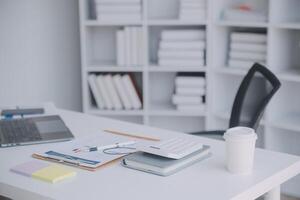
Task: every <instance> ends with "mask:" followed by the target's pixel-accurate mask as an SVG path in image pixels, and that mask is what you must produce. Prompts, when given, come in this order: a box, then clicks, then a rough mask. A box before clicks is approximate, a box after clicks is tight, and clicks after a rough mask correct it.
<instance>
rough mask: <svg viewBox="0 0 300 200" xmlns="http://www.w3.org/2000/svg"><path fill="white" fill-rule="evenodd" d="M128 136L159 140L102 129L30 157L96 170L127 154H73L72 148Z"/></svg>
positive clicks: (99, 143)
mask: <svg viewBox="0 0 300 200" xmlns="http://www.w3.org/2000/svg"><path fill="white" fill-rule="evenodd" d="M107 133H111V134H107ZM128 138H131V140H132V139H133V138H134V139H136V140H152V141H158V140H159V139H158V138H153V137H148V136H138V135H136V134H130V133H124V132H119V131H115V130H114V131H112V130H104V131H102V132H100V133H97V134H94V135H92V136H88V137H86V138H83V139H79V140H74V141H71V142H69V143H68V144H66V145H64V147H62V148H57V149H52V150H49V151H46V152H41V153H34V154H32V157H33V158H36V159H41V160H46V161H50V162H55V163H60V164H64V165H68V166H72V167H77V168H80V169H84V170H88V171H96V170H98V169H99V168H102V167H106V166H108V165H111V164H113V163H116V162H117V161H119V160H121V159H122V158H123V157H124V156H126V155H128V154H123V155H106V154H104V153H103V152H87V153H84V154H75V153H74V152H72V149H75V148H78V147H83V146H87V145H90V146H101V145H107V144H113V143H120V142H124V141H128ZM97 141H99V142H97ZM100 141H101V142H100Z"/></svg>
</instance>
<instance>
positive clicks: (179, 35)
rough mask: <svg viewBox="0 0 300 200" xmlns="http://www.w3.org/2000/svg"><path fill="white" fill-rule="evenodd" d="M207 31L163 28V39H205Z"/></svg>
mask: <svg viewBox="0 0 300 200" xmlns="http://www.w3.org/2000/svg"><path fill="white" fill-rule="evenodd" d="M205 38H206V32H205V30H195V29H187V30H180V29H179V30H163V31H162V33H161V39H162V40H163V41H172V40H175V41H181V40H183V41H186V40H192V41H194V40H205Z"/></svg>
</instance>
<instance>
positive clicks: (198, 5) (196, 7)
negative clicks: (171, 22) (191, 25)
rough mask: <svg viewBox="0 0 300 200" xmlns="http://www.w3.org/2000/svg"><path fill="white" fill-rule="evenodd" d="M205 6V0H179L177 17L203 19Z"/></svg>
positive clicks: (181, 18)
mask: <svg viewBox="0 0 300 200" xmlns="http://www.w3.org/2000/svg"><path fill="white" fill-rule="evenodd" d="M206 7H207V6H206V0H180V8H179V19H180V20H189V21H195V20H205V19H206Z"/></svg>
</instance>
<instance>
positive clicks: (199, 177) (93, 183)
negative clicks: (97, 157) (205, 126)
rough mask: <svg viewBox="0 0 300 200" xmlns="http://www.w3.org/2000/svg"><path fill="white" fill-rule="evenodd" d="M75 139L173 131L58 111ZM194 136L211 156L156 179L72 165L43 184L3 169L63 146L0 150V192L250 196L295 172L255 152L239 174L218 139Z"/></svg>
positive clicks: (298, 162) (286, 162) (286, 158)
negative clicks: (71, 172) (66, 175)
mask: <svg viewBox="0 0 300 200" xmlns="http://www.w3.org/2000/svg"><path fill="white" fill-rule="evenodd" d="M61 116H62V118H63V119H64V120H65V122H66V124H67V125H68V127H69V128H70V129H71V130H72V132H73V133H74V135H75V137H76V138H80V137H82V136H86V135H89V134H94V133H97V131H99V130H103V129H117V130H123V131H124V132H135V133H141V134H146V135H153V136H158V137H160V138H168V137H173V136H176V135H177V134H182V133H177V132H173V131H166V130H162V129H158V128H152V127H146V126H142V125H135V124H131V123H125V122H120V121H115V120H111V119H106V118H99V117H94V116H89V115H85V114H80V113H75V112H69V111H61ZM186 137H194V138H195V140H200V141H202V142H203V143H205V144H208V145H210V146H211V149H212V153H213V156H212V157H211V158H209V159H207V160H205V161H202V162H199V163H197V164H195V165H193V166H191V167H189V168H187V169H185V170H182V171H180V172H178V173H176V174H174V175H172V176H169V177H160V176H155V175H152V174H147V173H144V172H140V171H136V170H131V169H127V168H124V167H122V166H121V165H120V164H119V163H114V164H113V165H111V166H107V167H105V168H102V169H100V170H98V171H96V172H89V171H85V170H80V169H75V168H74V169H75V170H76V171H77V172H78V174H77V177H75V178H73V179H69V180H66V181H63V182H61V183H57V184H49V183H44V182H42V181H37V180H34V179H31V178H28V177H23V176H20V175H17V174H14V173H11V172H9V169H10V168H11V167H12V166H15V165H17V164H20V163H22V162H26V161H29V160H31V159H33V158H31V157H30V156H31V154H32V153H34V152H40V151H44V150H48V149H49V148H50V149H51V148H53V147H57V146H60V145H64V144H63V143H56V144H41V145H32V146H22V147H16V148H5V149H0V157H1V164H0V194H6V195H9V196H10V197H13V198H15V199H31V200H34V199H41V198H44V199H63V200H66V199H72V200H76V199H107V200H108V199H132V200H135V199H136V200H140V199H144V200H148V199H149V200H150V199H151V200H153V199H173V200H177V199H178V200H179V199H180V200H182V199H189V200H193V199H210V200H214V199H215V200H221V199H235V200H237V199H241V200H245V199H254V198H256V197H258V196H260V195H262V194H264V193H265V192H267V191H269V190H270V189H272V188H273V187H276V186H278V185H280V184H281V183H283V182H285V181H286V180H288V179H289V178H291V177H293V176H295V175H297V174H298V173H300V157H297V156H292V155H288V154H282V153H275V152H271V151H266V150H261V149H257V150H256V155H255V164H254V172H253V174H252V175H247V176H239V175H232V174H230V173H228V172H227V171H226V169H225V166H224V162H225V154H224V150H225V147H224V143H223V142H221V141H215V140H211V139H207V138H202V137H196V136H190V135H186Z"/></svg>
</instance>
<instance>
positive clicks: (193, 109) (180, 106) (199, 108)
mask: <svg viewBox="0 0 300 200" xmlns="http://www.w3.org/2000/svg"><path fill="white" fill-rule="evenodd" d="M176 109H177V110H180V111H189V112H205V110H206V105H205V104H199V105H198V104H197V105H187V104H177V105H176Z"/></svg>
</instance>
